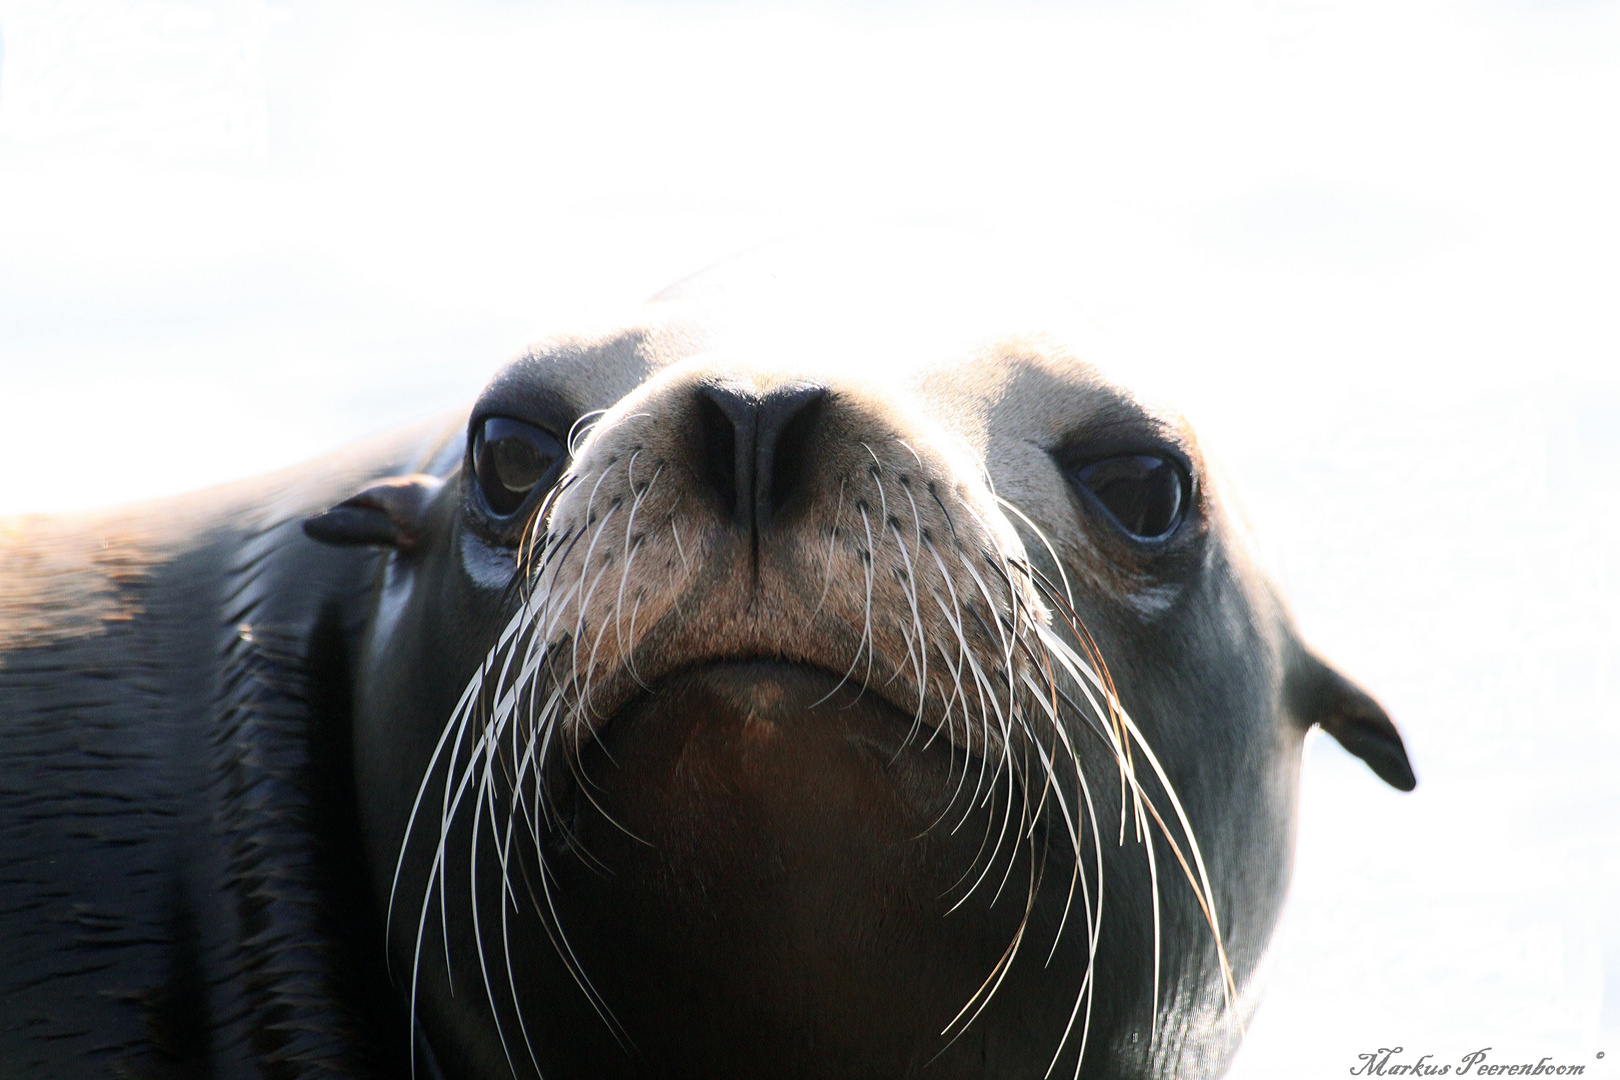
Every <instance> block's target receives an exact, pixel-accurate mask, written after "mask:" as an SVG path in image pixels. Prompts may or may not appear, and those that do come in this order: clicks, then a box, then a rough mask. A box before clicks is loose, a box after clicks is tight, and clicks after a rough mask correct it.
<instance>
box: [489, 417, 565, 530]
mask: <svg viewBox="0 0 1620 1080" xmlns="http://www.w3.org/2000/svg"><path fill="white" fill-rule="evenodd" d="M472 455H473V472H474V473H475V474H476V475H477V477H478V489H479V490H480V491H482V492H483V493H484V501H485V502H486V503H488V504H489V509H490V511H491V512H492V513H494V514H495V516H496V517H510V516H512V515H513V514H515V513H517V512H518V511H519V510H520V509H522V508H523V504H524V503H526V502H527V501H528V499H529V494H530V493H531V492H533V491H534V490H535V489H536V488H538V487H543V486H545V485H546V484H549V482H550V481H551V480H553V479H554V478H555V476H554V474H555V473H556V471H557V468H558V465H559V464H560V463H561V462H562V460H563V457H564V456H565V453H564V451H563V446H562V443H560V442H558V441H557V439H556V438H555V437H554V436H552V435H551V434H550V433H548V432H546V431H543V430H541V429H540V428H537V427H535V426H534V425H533V424H525V423H524V422H523V421H521V420H508V419H506V418H505V417H501V416H492V417H490V418H489V419H487V420H485V421H484V422H483V423H482V424H480V425H479V427H478V429H477V431H476V432H475V433H474V434H473V446H472Z"/></svg>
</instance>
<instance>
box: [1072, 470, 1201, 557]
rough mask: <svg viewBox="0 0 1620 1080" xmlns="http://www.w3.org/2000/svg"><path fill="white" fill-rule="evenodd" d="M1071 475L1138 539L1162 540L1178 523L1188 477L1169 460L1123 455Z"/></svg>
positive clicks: (1075, 471) (1121, 525)
mask: <svg viewBox="0 0 1620 1080" xmlns="http://www.w3.org/2000/svg"><path fill="white" fill-rule="evenodd" d="M1072 475H1073V476H1074V479H1075V480H1076V482H1078V483H1079V484H1080V485H1081V486H1082V487H1084V488H1085V489H1086V490H1087V491H1089V492H1091V494H1093V495H1095V496H1096V497H1097V501H1098V502H1100V503H1102V505H1103V509H1105V510H1107V511H1108V513H1109V516H1111V517H1112V518H1113V519H1114V520H1115V521H1117V522H1118V523H1119V525H1120V527H1121V528H1123V529H1124V530H1125V531H1126V532H1128V533H1130V534H1131V535H1132V536H1133V537H1135V538H1136V539H1138V540H1159V539H1162V538H1164V537H1166V536H1168V535H1170V534H1171V533H1172V532H1174V531H1175V528H1176V526H1177V525H1179V524H1181V518H1182V504H1183V503H1184V502H1185V501H1186V490H1187V476H1186V473H1184V472H1183V471H1182V469H1181V467H1180V466H1179V465H1177V464H1176V463H1175V462H1173V461H1171V460H1168V459H1166V458H1162V457H1158V456H1156V455H1152V454H1126V455H1122V456H1120V457H1111V458H1104V459H1103V460H1101V461H1094V462H1092V463H1091V464H1089V465H1084V466H1082V467H1080V468H1078V469H1075V470H1074V471H1073V473H1072Z"/></svg>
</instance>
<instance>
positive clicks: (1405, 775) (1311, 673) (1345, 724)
mask: <svg viewBox="0 0 1620 1080" xmlns="http://www.w3.org/2000/svg"><path fill="white" fill-rule="evenodd" d="M1287 693H1288V705H1289V708H1290V710H1291V711H1292V712H1293V714H1294V716H1295V717H1296V718H1298V720H1299V721H1300V722H1301V723H1303V724H1305V725H1306V726H1309V725H1311V724H1320V725H1322V730H1323V731H1325V732H1327V733H1328V734H1329V735H1332V736H1333V737H1334V738H1335V739H1337V740H1339V745H1340V746H1342V747H1344V748H1345V749H1346V750H1348V751H1350V752H1351V753H1352V754H1354V755H1356V757H1358V758H1360V759H1361V760H1362V761H1365V762H1366V763H1367V765H1368V767H1369V768H1371V769H1372V771H1373V772H1375V773H1377V774H1378V777H1379V779H1381V780H1383V781H1384V783H1386V784H1388V785H1389V786H1390V787H1392V788H1396V789H1398V790H1400V791H1411V790H1412V789H1413V788H1415V787H1417V778H1416V777H1415V776H1413V775H1412V763H1411V762H1410V761H1408V760H1407V757H1406V745H1405V744H1404V743H1403V742H1401V733H1400V732H1398V731H1396V730H1395V725H1394V724H1392V723H1391V722H1390V719H1389V715H1388V714H1387V713H1385V712H1384V708H1383V706H1381V705H1379V704H1378V702H1376V701H1374V700H1373V698H1372V695H1371V694H1368V693H1367V692H1366V691H1365V690H1363V689H1362V688H1361V687H1359V686H1357V685H1356V684H1355V683H1353V682H1351V681H1350V680H1349V679H1347V678H1345V677H1344V676H1343V675H1340V674H1339V673H1338V672H1337V671H1334V670H1333V669H1332V668H1331V667H1329V666H1328V665H1327V664H1326V663H1325V662H1324V661H1323V660H1322V659H1321V658H1320V657H1318V656H1317V655H1316V654H1314V653H1312V652H1311V651H1310V650H1308V649H1305V648H1303V647H1301V648H1300V649H1299V650H1298V654H1297V655H1296V657H1295V659H1294V662H1293V663H1292V664H1291V665H1290V670H1289V673H1288V682H1287Z"/></svg>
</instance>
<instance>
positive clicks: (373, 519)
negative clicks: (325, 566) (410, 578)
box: [304, 473, 444, 552]
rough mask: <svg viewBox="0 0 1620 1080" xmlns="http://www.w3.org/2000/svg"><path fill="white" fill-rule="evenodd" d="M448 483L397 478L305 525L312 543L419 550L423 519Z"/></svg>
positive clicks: (420, 476)
mask: <svg viewBox="0 0 1620 1080" xmlns="http://www.w3.org/2000/svg"><path fill="white" fill-rule="evenodd" d="M443 486H444V481H443V480H440V479H439V478H438V477H436V476H428V475H426V474H425V473H413V474H412V475H410V476H394V477H390V478H389V479H387V480H382V481H379V482H378V483H375V484H373V485H371V486H370V487H368V488H366V489H365V490H364V491H362V492H360V494H358V495H356V496H354V497H353V498H350V499H345V500H343V501H342V502H340V503H338V504H337V505H336V506H334V507H332V509H330V510H328V511H326V513H324V514H316V515H315V516H314V517H312V518H309V519H308V520H307V521H305V522H304V534H305V535H306V536H308V537H309V538H310V539H311V540H318V541H320V542H321V543H323V544H332V545H334V546H337V547H368V546H369V547H391V548H394V549H395V550H396V551H404V552H409V551H412V550H414V549H415V547H416V543H417V540H418V539H419V538H420V536H421V533H422V516H423V514H424V513H425V512H426V510H427V507H428V504H429V503H430V502H431V501H432V500H433V496H434V495H435V494H436V493H437V492H438V490H439V489H440V488H441V487H443Z"/></svg>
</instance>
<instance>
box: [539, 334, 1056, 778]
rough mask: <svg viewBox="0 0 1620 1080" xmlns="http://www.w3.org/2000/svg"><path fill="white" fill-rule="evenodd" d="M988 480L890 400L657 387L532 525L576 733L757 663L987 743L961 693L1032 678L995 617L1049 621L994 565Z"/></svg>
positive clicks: (717, 371) (671, 384) (589, 438)
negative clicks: (573, 700) (706, 677)
mask: <svg viewBox="0 0 1620 1080" xmlns="http://www.w3.org/2000/svg"><path fill="white" fill-rule="evenodd" d="M982 471H983V470H982V465H977V466H976V465H975V462H974V459H973V457H972V455H971V454H970V453H969V452H968V451H967V450H966V449H965V448H964V447H963V446H961V445H960V444H959V441H958V440H955V439H954V438H952V437H951V435H950V433H949V432H946V431H944V430H942V429H940V428H939V427H938V426H937V425H934V424H932V423H931V422H930V420H929V418H928V416H927V415H926V413H925V412H924V411H923V410H921V409H920V408H919V407H918V405H917V404H916V403H915V402H914V401H911V400H909V399H908V398H907V397H906V395H904V394H901V393H897V392H895V391H893V390H892V389H888V388H882V387H873V386H871V385H862V384H861V383H859V382H858V381H856V380H841V379H838V378H828V377H825V376H823V377H821V378H819V379H815V378H809V377H805V376H804V375H801V374H799V373H796V372H792V371H788V372H786V373H778V374H773V375H771V376H768V377H765V376H761V375H759V374H757V373H756V372H754V371H752V370H750V369H749V368H746V367H741V366H738V365H735V364H732V363H729V362H726V361H718V360H702V361H699V362H695V363H690V364H687V365H681V366H678V367H676V368H675V369H673V370H671V371H669V372H666V373H663V374H661V375H660V376H657V377H655V378H654V379H652V380H649V384H648V385H647V386H645V387H643V388H641V390H639V391H638V392H636V393H634V394H631V395H628V396H627V397H626V398H625V399H624V400H623V401H621V402H620V403H618V404H617V405H616V406H615V407H614V408H612V409H610V410H608V411H607V412H606V413H605V414H604V415H603V416H602V417H601V418H600V420H598V421H596V422H595V423H594V425H592V426H591V427H590V428H589V429H588V430H587V432H586V433H585V435H584V436H583V437H582V438H581V439H579V440H578V441H577V443H576V447H575V457H574V461H573V464H572V465H571V467H570V470H569V472H568V474H567V476H566V477H565V478H564V480H563V481H562V483H561V485H560V487H559V493H558V494H557V496H556V498H555V499H554V501H553V502H552V503H551V504H550V506H549V507H547V508H546V510H545V511H544V512H543V521H537V523H536V525H535V526H534V535H535V536H542V535H543V539H541V540H539V541H538V543H537V545H535V546H533V547H532V550H531V553H530V555H529V559H530V562H531V564H532V565H534V566H536V567H537V568H538V569H537V571H536V572H535V574H534V577H535V579H536V581H537V582H538V590H539V593H540V594H543V596H544V600H543V602H542V604H541V607H543V608H544V614H542V613H541V612H540V610H539V609H537V610H536V619H538V620H540V621H541V623H542V624H543V632H544V633H545V634H546V635H547V636H548V637H549V639H550V640H551V642H552V643H553V645H554V646H555V645H557V644H559V643H561V642H562V641H563V640H564V639H567V640H568V641H569V642H570V646H569V649H568V651H567V653H566V663H567V670H553V672H552V674H553V676H554V677H557V678H559V679H560V680H562V681H563V682H564V683H565V684H566V685H568V686H570V687H572V688H576V689H577V693H578V695H579V697H578V699H577V700H578V702H579V705H580V708H579V709H578V710H577V711H576V719H577V722H581V723H584V724H586V725H588V726H591V727H599V726H601V725H602V724H604V723H606V722H607V721H608V720H609V719H610V718H611V717H612V716H613V715H614V713H615V712H616V711H617V710H618V709H619V708H621V707H622V706H623V705H624V703H625V702H626V701H628V700H629V699H630V698H631V697H633V696H634V695H636V694H637V693H640V692H642V690H643V689H644V688H645V687H646V686H647V685H648V684H650V683H651V682H654V681H656V680H657V679H659V678H662V677H663V676H664V675H666V674H668V673H669V672H671V671H674V670H677V669H679V668H683V667H688V666H691V665H694V664H702V663H708V662H714V661H719V660H726V659H748V658H759V659H771V660H781V661H784V662H787V663H793V664H801V665H805V666H808V667H812V668H817V669H824V670H828V671H832V672H834V673H836V674H838V675H840V676H843V677H845V678H849V679H852V680H853V681H854V682H855V684H856V685H861V686H866V687H869V688H870V689H871V692H873V693H875V694H878V695H880V696H882V697H884V698H885V699H886V700H888V701H889V702H890V703H892V704H893V705H895V706H896V707H897V708H900V709H902V710H903V711H904V712H906V713H907V714H908V715H911V716H914V717H915V718H916V719H917V721H918V723H920V724H922V725H926V726H928V727H930V728H940V727H943V728H947V729H951V728H952V727H953V725H954V727H955V730H954V731H953V732H952V737H956V738H959V739H961V740H963V741H964V745H972V746H975V747H977V748H983V747H984V746H985V745H987V740H988V741H989V742H991V743H993V742H994V741H995V740H996V738H998V737H999V736H998V734H997V732H995V731H994V730H993V729H992V730H988V731H987V730H986V729H985V727H984V726H983V725H977V726H970V725H969V724H968V723H967V721H966V715H965V709H966V706H965V705H964V704H963V703H962V700H960V699H962V698H963V695H964V693H966V691H964V690H963V689H962V688H961V685H962V682H963V680H971V678H972V676H971V675H970V674H969V670H970V668H973V667H976V668H977V669H978V670H980V671H981V672H982V673H984V675H985V677H996V678H1005V674H1003V673H1004V672H1005V671H1006V670H1008V669H1012V670H1014V671H1016V670H1018V669H1020V668H1021V666H1022V665H1023V664H1025V663H1027V658H1026V657H1024V656H1022V655H1019V654H1012V655H1009V654H1008V653H1007V650H1005V649H1004V648H1003V647H1002V646H1001V645H1000V644H999V643H998V640H997V637H998V630H997V627H996V617H995V616H994V615H993V614H992V612H993V611H996V610H1007V609H1011V608H1014V607H1018V608H1020V609H1021V610H1024V611H1026V612H1028V613H1030V614H1031V615H1032V616H1034V617H1044V615H1042V614H1041V613H1042V612H1044V606H1043V603H1042V601H1041V600H1040V599H1039V598H1038V597H1036V596H1035V595H1034V594H1033V590H1031V589H1030V588H1029V587H1028V585H1027V583H1025V582H1020V581H1018V580H1017V579H1015V578H1012V577H1009V575H1008V574H1007V573H1006V572H1005V570H1004V569H1002V567H1001V560H1002V559H1004V558H1006V557H1009V556H1011V557H1013V558H1016V559H1020V560H1022V559H1023V558H1024V551H1023V544H1022V542H1021V541H1020V539H1019V538H1018V536H1017V534H1016V533H1015V532H1014V531H1013V529H1012V528H1011V526H1010V525H1009V524H1008V522H1007V520H1006V517H1005V515H1004V514H1003V512H1002V510H1001V509H1000V508H999V507H998V506H997V505H996V503H995V500H994V497H993V494H992V493H991V491H990V490H989V488H988V486H987V485H986V484H985V483H984V482H983V481H982V479H981V477H982ZM559 655H561V654H559ZM953 667H956V668H957V669H958V671H957V673H956V674H954V675H953V674H952V668H953ZM953 702H954V704H953Z"/></svg>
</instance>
